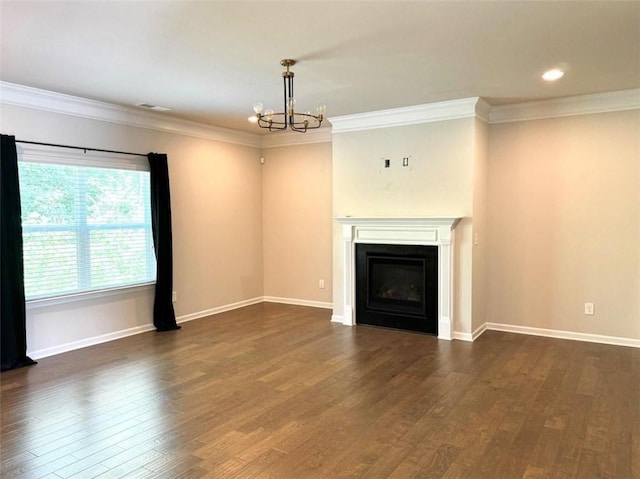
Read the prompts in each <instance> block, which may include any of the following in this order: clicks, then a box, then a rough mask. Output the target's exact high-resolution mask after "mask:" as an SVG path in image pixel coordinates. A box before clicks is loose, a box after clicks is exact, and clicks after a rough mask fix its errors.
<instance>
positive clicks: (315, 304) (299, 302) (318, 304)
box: [262, 296, 333, 309]
mask: <svg viewBox="0 0 640 479" xmlns="http://www.w3.org/2000/svg"><path fill="white" fill-rule="evenodd" d="M262 300H263V301H264V302H265V303H281V304H294V305H296V306H309V307H311V308H323V309H333V303H325V302H322V301H309V300H307V299H293V298H279V297H277V296H263V297H262Z"/></svg>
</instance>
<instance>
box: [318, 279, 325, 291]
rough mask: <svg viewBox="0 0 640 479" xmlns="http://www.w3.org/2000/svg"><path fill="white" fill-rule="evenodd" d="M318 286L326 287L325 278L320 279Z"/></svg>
mask: <svg viewBox="0 0 640 479" xmlns="http://www.w3.org/2000/svg"><path fill="white" fill-rule="evenodd" d="M318 288H320V289H324V279H321V280H320V281H318Z"/></svg>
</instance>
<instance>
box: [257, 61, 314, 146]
mask: <svg viewBox="0 0 640 479" xmlns="http://www.w3.org/2000/svg"><path fill="white" fill-rule="evenodd" d="M295 64H296V61H295V60H291V59H288V58H286V59H284V60H281V61H280V65H282V66H283V67H286V68H287V71H286V72H282V79H283V80H284V109H283V110H284V111H283V112H274V111H273V110H264V111H263V108H264V107H263V105H262V103H260V102H258V103H256V104H255V105H253V111H255V112H256V115H255V117H253V116H252V117H250V118H249V120H251V121H252V122H254V123H257V124H258V126H259V127H260V128H267V129H268V130H269V131H280V130H286V129H287V128H290V129H292V130H293V131H298V132H300V133H305V132H306V131H307V130H313V129H315V128H320V125H322V120H323V119H324V111H325V109H326V107H325V106H324V105H318V107H317V108H316V114H315V115H312V114H311V112H309V111H307V112H304V113H299V112H297V111H295V108H294V107H295V104H296V99H295V97H294V96H293V76H294V75H293V72H292V71H289V67H291V66H293V65H295Z"/></svg>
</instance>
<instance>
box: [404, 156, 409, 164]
mask: <svg viewBox="0 0 640 479" xmlns="http://www.w3.org/2000/svg"><path fill="white" fill-rule="evenodd" d="M402 166H409V157H407V156H405V157H404V158H402Z"/></svg>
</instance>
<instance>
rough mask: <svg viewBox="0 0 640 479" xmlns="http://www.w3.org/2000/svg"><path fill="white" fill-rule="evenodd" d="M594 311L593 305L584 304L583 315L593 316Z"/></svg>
mask: <svg viewBox="0 0 640 479" xmlns="http://www.w3.org/2000/svg"><path fill="white" fill-rule="evenodd" d="M594 311H595V309H594V306H593V303H584V314H588V315H593V314H594Z"/></svg>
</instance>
